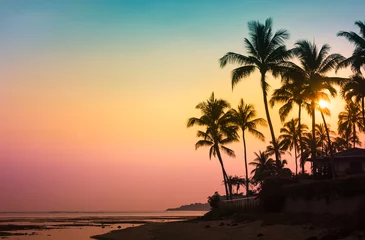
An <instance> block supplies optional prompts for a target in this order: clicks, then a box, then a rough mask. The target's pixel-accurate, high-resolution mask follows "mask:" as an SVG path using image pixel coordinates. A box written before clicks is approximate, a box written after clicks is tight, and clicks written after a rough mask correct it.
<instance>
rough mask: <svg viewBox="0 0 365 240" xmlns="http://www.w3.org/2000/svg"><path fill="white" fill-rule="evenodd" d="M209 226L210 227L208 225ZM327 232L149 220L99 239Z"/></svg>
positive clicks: (264, 238)
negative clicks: (144, 223) (149, 221)
mask: <svg viewBox="0 0 365 240" xmlns="http://www.w3.org/2000/svg"><path fill="white" fill-rule="evenodd" d="M222 223H223V224H224V225H223V224H222ZM228 224H229V225H228ZM207 225H209V226H210V227H207ZM221 225H223V226H221ZM325 234H326V233H325V232H324V231H323V230H321V229H313V228H310V227H307V226H298V225H297V226H290V225H266V226H263V225H262V223H261V221H254V222H246V223H239V224H237V225H235V224H234V225H232V223H231V221H211V222H171V223H148V224H146V225H143V226H140V227H134V228H127V229H124V230H117V231H112V232H110V233H107V234H104V235H100V236H96V237H95V238H96V239H100V240H117V239H118V240H119V239H122V240H130V239H139V240H152V239H153V240H155V239H161V240H171V239H172V240H183V239H184V240H185V239H189V240H195V239H196V240H198V239H199V240H201V239H209V240H228V239H232V240H233V239H234V240H236V239H245V240H251V239H256V240H257V239H260V240H285V239H288V240H305V239H307V238H309V237H311V236H316V237H318V239H320V238H321V237H322V236H324V235H325ZM343 239H346V240H350V239H357V236H349V237H347V238H343Z"/></svg>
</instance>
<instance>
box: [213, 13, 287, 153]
mask: <svg viewBox="0 0 365 240" xmlns="http://www.w3.org/2000/svg"><path fill="white" fill-rule="evenodd" d="M248 29H249V32H250V33H249V34H250V39H248V38H245V39H244V42H245V48H246V50H247V52H248V55H242V54H238V53H234V52H228V53H226V55H224V56H223V57H222V58H221V59H220V65H221V67H225V66H226V65H227V63H232V64H239V65H240V67H238V68H236V69H234V70H233V71H232V89H233V87H234V86H235V85H236V84H237V83H238V82H239V81H240V80H241V79H243V78H247V77H248V76H250V75H251V74H252V73H253V72H254V71H255V70H256V69H257V70H259V71H260V74H261V80H260V83H261V88H262V96H263V101H264V105H265V113H266V119H267V122H268V124H269V128H270V133H271V139H272V142H273V144H274V149H275V157H276V159H279V151H278V147H277V143H276V138H275V133H274V128H273V125H272V122H271V118H270V113H269V107H268V103H267V92H268V89H269V84H268V83H267V81H266V73H268V72H271V73H272V75H273V76H274V77H277V76H279V74H280V73H281V72H283V71H285V70H286V67H285V66H284V65H282V64H281V63H282V62H284V61H285V60H287V59H289V58H290V56H291V52H290V51H287V50H286V47H285V45H284V42H285V40H287V39H288V38H289V33H288V31H286V30H283V29H281V30H278V31H276V32H275V33H273V31H272V19H271V18H268V19H266V21H265V24H262V23H260V22H258V21H251V22H249V23H248Z"/></svg>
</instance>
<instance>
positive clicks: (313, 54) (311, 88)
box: [285, 40, 345, 160]
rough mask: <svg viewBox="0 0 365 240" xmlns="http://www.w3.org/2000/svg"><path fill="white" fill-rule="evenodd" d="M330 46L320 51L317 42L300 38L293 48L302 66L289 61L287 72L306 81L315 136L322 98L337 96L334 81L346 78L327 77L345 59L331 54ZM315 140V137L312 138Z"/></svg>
mask: <svg viewBox="0 0 365 240" xmlns="http://www.w3.org/2000/svg"><path fill="white" fill-rule="evenodd" d="M329 50H330V46H329V45H327V44H324V45H323V46H322V47H321V48H320V50H319V51H318V49H317V46H316V45H315V43H311V42H309V41H306V40H300V41H297V42H296V43H295V47H294V49H292V51H293V53H294V54H295V56H296V57H297V58H298V59H299V62H300V66H299V65H296V64H294V63H287V64H288V66H290V71H287V72H286V73H285V77H286V78H292V79H301V81H303V82H304V89H305V90H304V91H305V94H304V95H305V96H308V98H309V99H308V100H309V107H307V111H309V114H310V116H311V117H312V135H313V136H315V124H316V120H315V111H316V108H317V103H318V101H319V100H320V99H323V100H326V101H328V100H329V96H328V93H329V94H330V95H331V96H332V97H335V96H336V94H337V91H336V89H335V88H334V87H333V84H334V83H338V84H340V83H342V82H343V81H344V80H345V79H343V78H335V77H327V76H326V74H327V73H328V72H329V71H331V70H333V69H335V68H336V67H337V65H338V63H339V62H341V61H343V60H344V57H343V56H342V55H340V54H330V55H328V54H329ZM312 139H313V140H314V139H315V137H313V138H312ZM311 145H312V146H311V150H312V159H313V160H315V159H316V143H315V141H313V142H312V144H311Z"/></svg>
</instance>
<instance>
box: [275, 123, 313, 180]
mask: <svg viewBox="0 0 365 240" xmlns="http://www.w3.org/2000/svg"><path fill="white" fill-rule="evenodd" d="M298 124H299V120H298V119H294V118H292V119H291V120H290V121H288V122H286V123H284V126H283V127H282V128H281V129H280V133H281V134H280V136H279V141H280V142H282V144H283V149H285V150H289V151H292V150H293V149H294V159H295V174H296V175H298V148H299V133H300V131H302V129H306V128H308V127H307V126H306V125H305V124H302V126H301V127H300V128H299V127H298ZM301 165H302V172H304V164H301Z"/></svg>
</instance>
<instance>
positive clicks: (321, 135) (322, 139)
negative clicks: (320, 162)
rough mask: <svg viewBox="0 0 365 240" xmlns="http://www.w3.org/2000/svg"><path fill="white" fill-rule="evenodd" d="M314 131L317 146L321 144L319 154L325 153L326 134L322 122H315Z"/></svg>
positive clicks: (326, 150)
mask: <svg viewBox="0 0 365 240" xmlns="http://www.w3.org/2000/svg"><path fill="white" fill-rule="evenodd" d="M315 132H316V135H315V136H316V139H315V140H316V142H317V143H318V145H319V146H321V155H325V154H326V153H327V152H328V149H327V148H326V146H327V136H326V128H325V126H324V124H323V123H320V124H316V126H315Z"/></svg>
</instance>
